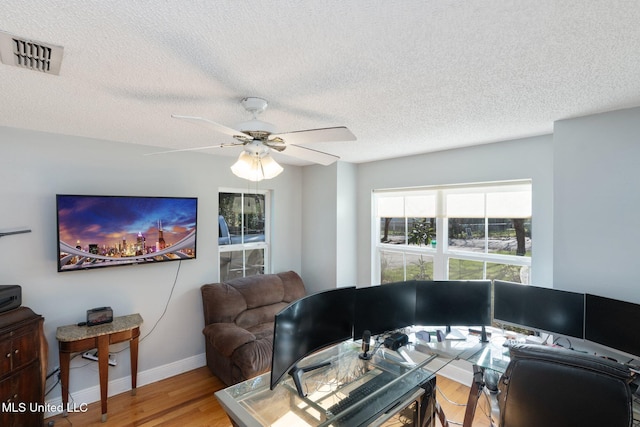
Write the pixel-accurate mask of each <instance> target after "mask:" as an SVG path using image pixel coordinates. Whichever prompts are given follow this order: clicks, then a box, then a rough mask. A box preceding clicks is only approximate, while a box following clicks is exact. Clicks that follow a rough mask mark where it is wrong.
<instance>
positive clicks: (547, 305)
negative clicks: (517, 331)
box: [493, 280, 584, 339]
mask: <svg viewBox="0 0 640 427" xmlns="http://www.w3.org/2000/svg"><path fill="white" fill-rule="evenodd" d="M493 290H494V297H493V318H494V320H495V321H496V322H498V323H504V324H508V325H512V326H519V327H524V328H529V329H535V330H537V331H541V332H547V333H551V334H560V335H564V336H568V337H575V338H581V339H582V338H583V336H584V332H583V325H584V294H582V293H578V292H569V291H563V290H559V289H552V288H542V287H539V286H532V285H523V284H520V283H514V282H506V281H501V280H496V281H494V283H493Z"/></svg>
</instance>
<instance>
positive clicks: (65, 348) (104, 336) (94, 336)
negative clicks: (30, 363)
mask: <svg viewBox="0 0 640 427" xmlns="http://www.w3.org/2000/svg"><path fill="white" fill-rule="evenodd" d="M141 324H142V317H141V316H140V314H137V313H136V314H130V315H128V316H120V317H114V318H113V322H111V323H106V324H103V325H97V326H78V325H68V326H60V327H59V328H58V329H57V331H56V339H57V340H58V350H59V353H60V381H61V383H62V405H63V407H64V408H65V410H64V413H65V416H66V413H67V411H66V408H67V404H68V402H69V363H70V361H71V353H78V352H82V351H88V350H91V349H94V348H97V349H98V372H99V376H100V403H101V405H102V422H105V421H107V384H108V374H109V345H110V344H116V343H119V342H124V341H130V355H131V394H132V395H134V396H135V394H136V382H137V376H138V337H139V336H140V325H141Z"/></svg>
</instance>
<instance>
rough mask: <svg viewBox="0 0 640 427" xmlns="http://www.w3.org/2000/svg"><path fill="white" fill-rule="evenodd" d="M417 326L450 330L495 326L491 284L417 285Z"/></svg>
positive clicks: (450, 281) (476, 282) (474, 281)
mask: <svg viewBox="0 0 640 427" xmlns="http://www.w3.org/2000/svg"><path fill="white" fill-rule="evenodd" d="M415 323H416V324H417V325H423V326H447V330H449V329H450V327H451V326H486V325H491V281H490V280H446V281H420V280H418V281H416V317H415Z"/></svg>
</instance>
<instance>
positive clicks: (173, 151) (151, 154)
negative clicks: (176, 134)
mask: <svg viewBox="0 0 640 427" xmlns="http://www.w3.org/2000/svg"><path fill="white" fill-rule="evenodd" d="M240 145H243V144H217V145H207V146H206V147H192V148H179V149H176V150H167V151H155V152H153V153H146V154H145V156H155V155H156V154H169V153H179V152H181V151H199V150H207V149H209V148H224V147H235V146H240Z"/></svg>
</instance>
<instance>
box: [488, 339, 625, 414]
mask: <svg viewBox="0 0 640 427" xmlns="http://www.w3.org/2000/svg"><path fill="white" fill-rule="evenodd" d="M631 379H632V375H631V372H630V371H629V369H628V368H626V367H625V366H624V365H622V364H619V363H616V362H613V361H610V360H606V359H603V358H601V357H598V356H594V355H590V354H585V353H580V352H577V351H571V350H566V349H562V348H556V347H546V346H541V345H527V344H521V345H516V346H514V347H512V348H511V362H510V363H509V366H508V367H507V370H506V372H505V373H504V375H503V376H502V377H501V378H500V381H499V383H498V390H499V391H498V396H497V402H498V408H499V413H500V415H499V420H498V425H499V427H540V426H545V427H553V426H558V427H560V426H561V427H571V426H576V427H578V426H579V427H590V426H594V427H602V426H607V427H617V426H620V427H622V426H624V427H628V426H631V425H632V422H633V407H632V393H631V389H630V388H629V383H630V382H631Z"/></svg>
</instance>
